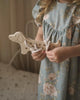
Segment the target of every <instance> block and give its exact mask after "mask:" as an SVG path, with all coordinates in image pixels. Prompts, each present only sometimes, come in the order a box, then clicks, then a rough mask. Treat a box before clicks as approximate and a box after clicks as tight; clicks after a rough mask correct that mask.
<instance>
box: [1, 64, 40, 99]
mask: <svg viewBox="0 0 80 100" xmlns="http://www.w3.org/2000/svg"><path fill="white" fill-rule="evenodd" d="M37 84H38V74H34V73H31V72H25V71H19V70H16V69H15V68H13V67H12V66H10V65H7V64H3V63H0V100H37Z"/></svg>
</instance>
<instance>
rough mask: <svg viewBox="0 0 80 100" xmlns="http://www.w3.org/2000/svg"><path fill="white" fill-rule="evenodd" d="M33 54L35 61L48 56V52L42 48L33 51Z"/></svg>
mask: <svg viewBox="0 0 80 100" xmlns="http://www.w3.org/2000/svg"><path fill="white" fill-rule="evenodd" d="M31 56H32V58H33V59H34V60H35V61H41V60H43V59H44V58H45V57H46V53H45V51H42V50H41V51H38V52H35V53H32V54H31Z"/></svg>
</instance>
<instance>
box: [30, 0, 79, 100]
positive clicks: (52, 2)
mask: <svg viewBox="0 0 80 100" xmlns="http://www.w3.org/2000/svg"><path fill="white" fill-rule="evenodd" d="M32 15H33V17H34V20H35V23H36V25H37V26H38V32H37V36H36V38H35V40H41V41H43V40H44V39H47V38H48V36H49V35H50V41H51V42H53V43H56V42H57V41H58V40H60V41H61V47H57V48H55V49H53V50H49V51H39V52H36V53H32V57H33V59H34V60H36V61H41V66H40V72H39V80H38V100H80V44H79V43H80V23H79V22H80V19H79V18H80V0H58V1H57V0H38V1H37V3H36V4H35V6H34V8H33V10H32Z"/></svg>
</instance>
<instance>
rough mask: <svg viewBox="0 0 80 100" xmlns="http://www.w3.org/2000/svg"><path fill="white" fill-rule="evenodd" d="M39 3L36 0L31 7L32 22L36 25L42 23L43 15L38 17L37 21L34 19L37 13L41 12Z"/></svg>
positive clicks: (38, 0)
mask: <svg viewBox="0 0 80 100" xmlns="http://www.w3.org/2000/svg"><path fill="white" fill-rule="evenodd" d="M39 3H40V0H37V2H36V4H35V6H34V7H33V9H32V16H33V18H34V22H35V24H36V25H37V27H39V26H41V25H42V20H43V15H42V16H41V17H40V20H39V21H37V20H36V18H37V16H38V14H39V13H40V12H41V7H40V5H39Z"/></svg>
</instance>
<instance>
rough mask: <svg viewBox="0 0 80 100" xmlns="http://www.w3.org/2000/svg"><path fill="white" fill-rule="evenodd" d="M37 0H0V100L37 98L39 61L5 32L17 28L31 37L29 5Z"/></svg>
mask: <svg viewBox="0 0 80 100" xmlns="http://www.w3.org/2000/svg"><path fill="white" fill-rule="evenodd" d="M36 1H37V0H0V100H37V84H38V75H39V69H40V62H35V61H34V60H33V59H32V57H31V55H30V53H28V54H26V55H22V54H21V53H20V47H19V45H18V44H16V43H13V42H11V41H10V40H9V38H8V35H9V34H13V33H15V32H16V31H21V32H23V34H24V35H25V36H26V37H30V38H32V39H34V38H35V36H36V33H37V27H36V25H35V23H34V20H33V17H32V8H33V7H34V5H35V3H36Z"/></svg>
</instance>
